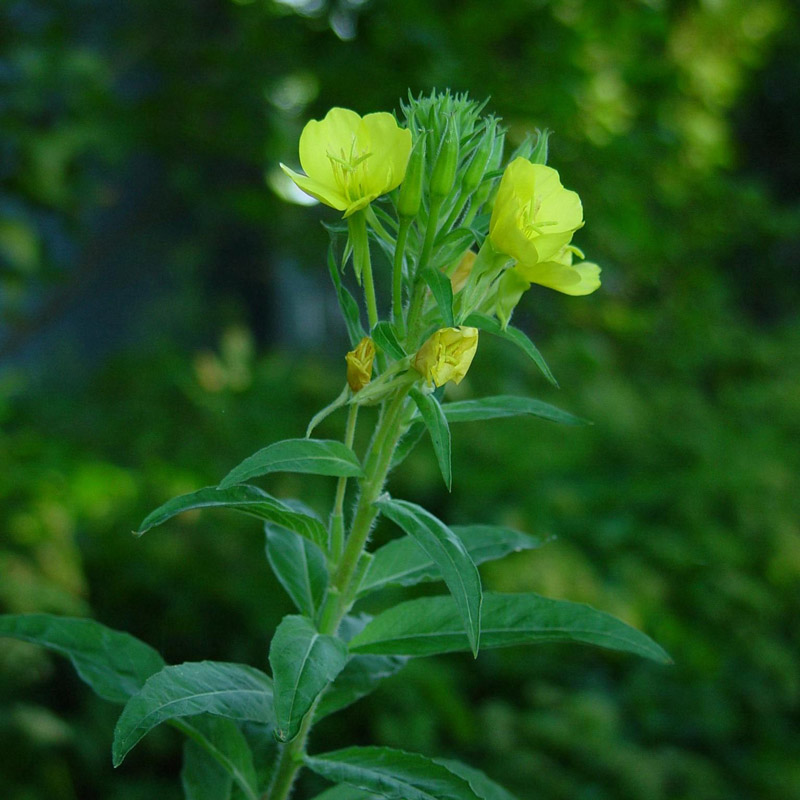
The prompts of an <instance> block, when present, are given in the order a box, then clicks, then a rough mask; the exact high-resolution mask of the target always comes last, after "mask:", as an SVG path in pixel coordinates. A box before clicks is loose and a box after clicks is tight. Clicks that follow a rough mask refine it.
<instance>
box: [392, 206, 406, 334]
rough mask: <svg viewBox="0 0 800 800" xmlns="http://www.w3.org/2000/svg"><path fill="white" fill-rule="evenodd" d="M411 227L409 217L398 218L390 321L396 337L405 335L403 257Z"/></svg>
mask: <svg viewBox="0 0 800 800" xmlns="http://www.w3.org/2000/svg"><path fill="white" fill-rule="evenodd" d="M410 227H411V218H410V217H401V218H400V229H399V230H398V232H397V244H396V245H395V248H394V265H393V269H392V319H393V320H394V327H395V329H396V331H397V335H398V337H399V338H400V339H401V340H402V339H403V338H404V337H405V335H406V332H405V319H403V255H404V254H405V249H406V238H407V236H408V229H409V228H410Z"/></svg>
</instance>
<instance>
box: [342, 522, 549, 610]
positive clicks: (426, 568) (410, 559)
mask: <svg viewBox="0 0 800 800" xmlns="http://www.w3.org/2000/svg"><path fill="white" fill-rule="evenodd" d="M450 530H451V531H453V533H454V534H455V535H456V536H458V538H459V539H461V541H462V542H463V543H464V546H465V547H466V548H467V552H468V553H469V555H470V558H471V559H472V560H473V562H475V564H482V563H484V562H485V561H494V560H496V559H498V558H502V557H503V556H506V555H508V554H509V553H516V552H519V551H520V550H533V549H535V548H537V547H541V546H542V545H543V544H544V543H545V542H546V541H547V540H546V539H541V538H539V537H537V536H531V535H530V534H528V533H520V532H519V531H515V530H512V529H510V528H504V527H501V526H499V525H458V526H456V525H453V526H452V527H451V528H450ZM441 579H442V575H441V573H440V572H439V569H438V567H437V566H436V564H434V562H433V559H431V558H430V556H428V554H427V553H426V552H425V551H424V550H423V549H422V548H421V547H420V546H419V545H418V544H417V542H416V540H415V539H413V538H411V537H410V536H404V537H403V538H401V539H394V540H393V541H391V542H389V543H388V544H385V545H384V546H383V547H381V548H379V549H378V550H376V551H375V552H374V553H373V556H372V561H370V564H369V567H368V568H367V571H366V572H365V573H364V577H363V579H362V581H361V585H360V586H359V589H358V594H359V596H363V595H365V594H368V593H369V592H374V591H377V590H378V589H383V588H384V587H385V586H389V585H391V584H399V585H400V586H413V585H414V584H417V583H421V582H422V581H436V580H441Z"/></svg>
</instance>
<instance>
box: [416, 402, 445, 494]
mask: <svg viewBox="0 0 800 800" xmlns="http://www.w3.org/2000/svg"><path fill="white" fill-rule="evenodd" d="M411 398H412V399H413V400H414V402H415V403H416V405H417V408H418V409H419V413H420V414H421V415H422V419H423V422H424V423H425V426H426V427H427V429H428V433H429V434H430V437H431V443H432V444H433V452H434V453H435V454H436V461H437V462H438V463H439V469H440V470H441V472H442V477H443V478H444V485H445V486H446V487H447V491H448V492H449V491H450V489H451V488H452V485H453V471H452V467H451V462H450V428H449V427H448V426H447V419H446V418H445V415H444V412H443V411H442V406H441V405H439V401H438V400H437V399H436V398H435V397H434V396H433V395H431V394H425V393H424V392H421V391H420V390H419V389H412V390H411Z"/></svg>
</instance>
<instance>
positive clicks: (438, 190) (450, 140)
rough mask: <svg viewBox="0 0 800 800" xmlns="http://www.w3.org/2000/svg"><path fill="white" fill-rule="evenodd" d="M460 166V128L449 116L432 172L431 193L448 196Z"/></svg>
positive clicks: (436, 195)
mask: <svg viewBox="0 0 800 800" xmlns="http://www.w3.org/2000/svg"><path fill="white" fill-rule="evenodd" d="M457 167H458V130H457V129H456V123H455V120H454V119H453V118H452V117H449V118H448V120H447V124H446V126H445V129H444V135H443V136H442V143H441V146H440V147H439V152H438V154H437V156H436V163H435V164H434V165H433V173H432V174H431V195H432V196H433V197H447V195H448V194H450V191H451V190H452V188H453V183H454V182H455V179H456V169H457Z"/></svg>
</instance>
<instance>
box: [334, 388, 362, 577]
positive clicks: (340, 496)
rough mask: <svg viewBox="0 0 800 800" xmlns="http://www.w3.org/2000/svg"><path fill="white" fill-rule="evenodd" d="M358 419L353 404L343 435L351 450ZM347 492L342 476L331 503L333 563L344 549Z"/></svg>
mask: <svg viewBox="0 0 800 800" xmlns="http://www.w3.org/2000/svg"><path fill="white" fill-rule="evenodd" d="M357 419H358V405H357V404H356V403H353V404H352V405H351V406H350V408H349V410H348V412H347V425H346V427H345V433H344V443H345V446H346V447H348V448H350V449H351V450H352V449H353V439H354V438H355V433H356V420H357ZM346 491H347V478H346V477H344V476H342V477H341V478H339V481H338V483H337V484H336V499H335V500H334V503H333V514H332V516H331V542H330V556H331V560H332V561H333V563H336V562H338V560H339V559H340V558H341V557H342V550H343V549H344V497H345V492H346Z"/></svg>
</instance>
